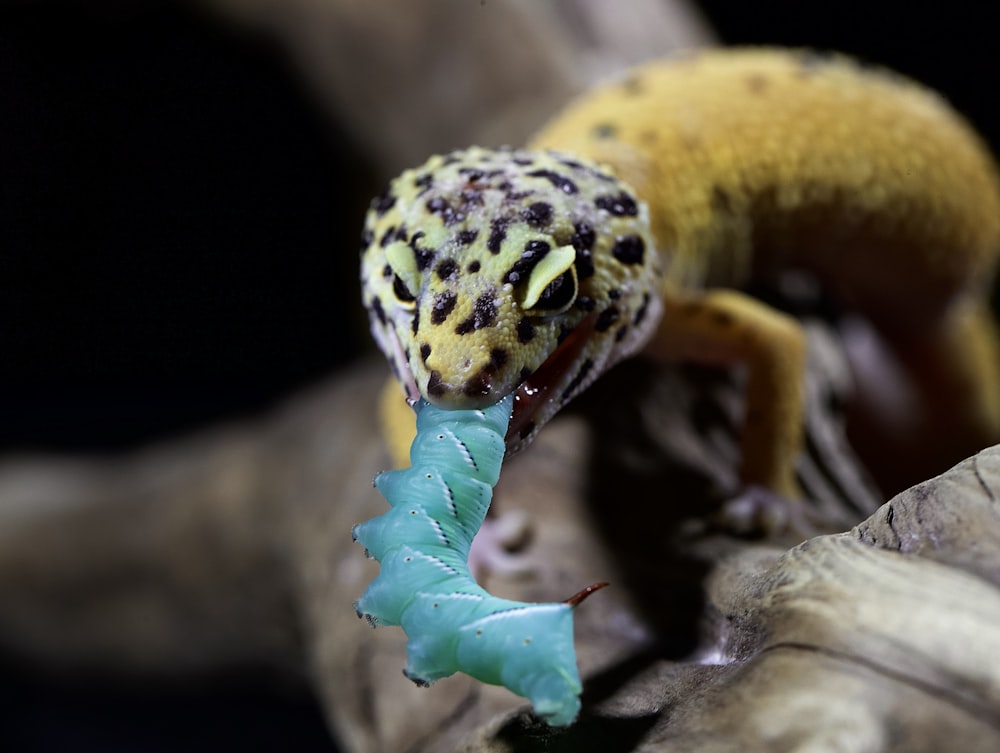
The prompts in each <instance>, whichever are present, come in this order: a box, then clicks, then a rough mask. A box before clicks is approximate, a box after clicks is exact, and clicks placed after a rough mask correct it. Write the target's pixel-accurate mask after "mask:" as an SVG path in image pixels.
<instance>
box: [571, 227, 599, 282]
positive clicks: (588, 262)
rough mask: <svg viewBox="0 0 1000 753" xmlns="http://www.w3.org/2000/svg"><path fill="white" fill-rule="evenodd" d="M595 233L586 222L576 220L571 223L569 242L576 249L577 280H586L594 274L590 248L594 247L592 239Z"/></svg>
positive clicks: (594, 238)
mask: <svg viewBox="0 0 1000 753" xmlns="http://www.w3.org/2000/svg"><path fill="white" fill-rule="evenodd" d="M596 239H597V234H596V233H595V232H594V228H592V227H591V226H590V225H589V224H588V223H586V222H577V223H576V224H575V225H573V237H572V239H571V240H570V243H572V244H573V248H575V249H576V277H577V279H578V280H586V279H587V278H588V277H591V276H593V274H594V259H593V257H592V255H591V250H592V249H593V248H594V241H595V240H596Z"/></svg>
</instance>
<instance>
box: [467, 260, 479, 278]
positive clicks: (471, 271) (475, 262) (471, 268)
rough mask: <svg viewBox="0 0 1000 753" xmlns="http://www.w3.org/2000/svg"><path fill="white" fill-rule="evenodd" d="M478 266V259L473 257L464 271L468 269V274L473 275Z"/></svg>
mask: <svg viewBox="0 0 1000 753" xmlns="http://www.w3.org/2000/svg"><path fill="white" fill-rule="evenodd" d="M480 266H481V265H480V264H479V261H478V260H477V259H473V260H472V261H470V262H469V266H467V267H466V268H465V269H466V271H468V273H469V274H470V275H474V274H476V272H478V271H479V269H480Z"/></svg>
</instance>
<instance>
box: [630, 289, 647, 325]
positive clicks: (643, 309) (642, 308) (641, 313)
mask: <svg viewBox="0 0 1000 753" xmlns="http://www.w3.org/2000/svg"><path fill="white" fill-rule="evenodd" d="M647 313H649V293H644V294H643V296H642V303H641V304H640V305H639V308H637V309H636V310H635V316H634V317H632V324H634V325H635V326H636V327H638V326H639V325H640V324H642V321H643V319H645V318H646V314H647Z"/></svg>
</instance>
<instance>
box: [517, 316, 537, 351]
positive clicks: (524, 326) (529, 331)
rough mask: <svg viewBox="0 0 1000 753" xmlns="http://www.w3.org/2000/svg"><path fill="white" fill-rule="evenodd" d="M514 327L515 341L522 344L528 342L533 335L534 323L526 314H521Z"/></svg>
mask: <svg viewBox="0 0 1000 753" xmlns="http://www.w3.org/2000/svg"><path fill="white" fill-rule="evenodd" d="M515 329H516V330H517V341H518V342H519V343H521V344H522V345H523V344H525V343H530V342H531V341H532V340H533V339H534V337H535V325H534V324H532V323H531V320H530V319H528V317H526V316H522V317H521V318H520V319H519V320H518V322H517V327H516V328H515Z"/></svg>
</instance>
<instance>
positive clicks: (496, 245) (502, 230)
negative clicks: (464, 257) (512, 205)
mask: <svg viewBox="0 0 1000 753" xmlns="http://www.w3.org/2000/svg"><path fill="white" fill-rule="evenodd" d="M509 224H510V220H508V219H507V218H506V217H495V218H494V219H493V221H492V222H491V223H490V237H489V238H488V239H487V241H486V248H487V250H488V251H489V252H490V253H491V254H499V253H500V244H502V243H503V242H504V240H505V239H506V238H507V225H509Z"/></svg>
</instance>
